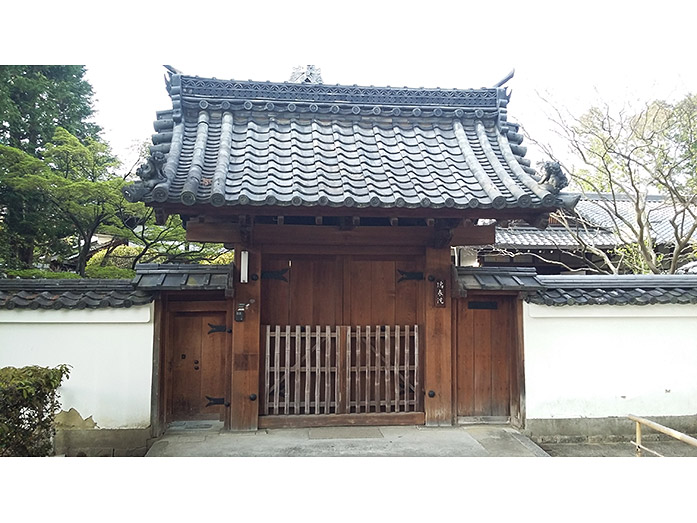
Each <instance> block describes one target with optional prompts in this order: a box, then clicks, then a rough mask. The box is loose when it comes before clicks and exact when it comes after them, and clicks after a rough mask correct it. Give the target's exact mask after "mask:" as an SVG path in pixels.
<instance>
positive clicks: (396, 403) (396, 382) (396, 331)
mask: <svg viewBox="0 0 697 523" xmlns="http://www.w3.org/2000/svg"><path fill="white" fill-rule="evenodd" d="M399 337H400V332H399V325H395V328H394V411H395V412H399V401H400V400H399V342H400V340H399Z"/></svg>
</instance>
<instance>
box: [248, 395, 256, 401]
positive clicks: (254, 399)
mask: <svg viewBox="0 0 697 523" xmlns="http://www.w3.org/2000/svg"><path fill="white" fill-rule="evenodd" d="M249 399H250V400H252V401H256V400H257V395H256V394H250V395H249Z"/></svg>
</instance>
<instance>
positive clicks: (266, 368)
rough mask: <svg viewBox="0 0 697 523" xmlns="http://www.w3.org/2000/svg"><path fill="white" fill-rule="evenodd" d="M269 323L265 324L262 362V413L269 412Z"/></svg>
mask: <svg viewBox="0 0 697 523" xmlns="http://www.w3.org/2000/svg"><path fill="white" fill-rule="evenodd" d="M270 373H271V325H267V326H266V362H265V364H264V407H263V411H262V412H263V413H264V414H268V413H269V389H270V386H271V384H270V380H271V375H270Z"/></svg>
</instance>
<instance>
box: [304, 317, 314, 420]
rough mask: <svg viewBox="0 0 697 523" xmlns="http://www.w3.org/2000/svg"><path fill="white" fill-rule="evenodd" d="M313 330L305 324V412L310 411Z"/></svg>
mask: <svg viewBox="0 0 697 523" xmlns="http://www.w3.org/2000/svg"><path fill="white" fill-rule="evenodd" d="M311 349H312V330H311V329H310V326H309V325H305V408H304V409H303V412H304V413H305V414H309V413H310V388H311V387H312V351H311Z"/></svg>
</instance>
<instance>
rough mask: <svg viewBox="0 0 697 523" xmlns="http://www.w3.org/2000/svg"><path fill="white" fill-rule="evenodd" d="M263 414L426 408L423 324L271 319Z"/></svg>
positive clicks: (265, 329)
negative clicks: (318, 323) (280, 322)
mask: <svg viewBox="0 0 697 523" xmlns="http://www.w3.org/2000/svg"><path fill="white" fill-rule="evenodd" d="M262 329H263V330H262V332H263V335H264V336H265V338H266V343H265V353H264V359H263V362H264V369H263V379H264V384H263V387H264V388H263V391H262V394H261V396H262V404H261V412H260V414H261V415H290V414H360V413H392V412H419V411H421V410H422V409H423V407H422V405H421V403H422V402H421V395H420V394H419V393H418V391H419V390H420V386H421V385H420V380H421V377H420V367H419V327H418V326H417V325H407V326H400V325H397V326H394V327H391V326H378V327H372V328H371V327H369V326H368V327H348V326H335V327H328V326H327V327H320V326H314V327H311V326H309V325H306V326H300V325H296V326H294V327H291V326H283V327H281V326H271V325H265V326H263V328H262Z"/></svg>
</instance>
